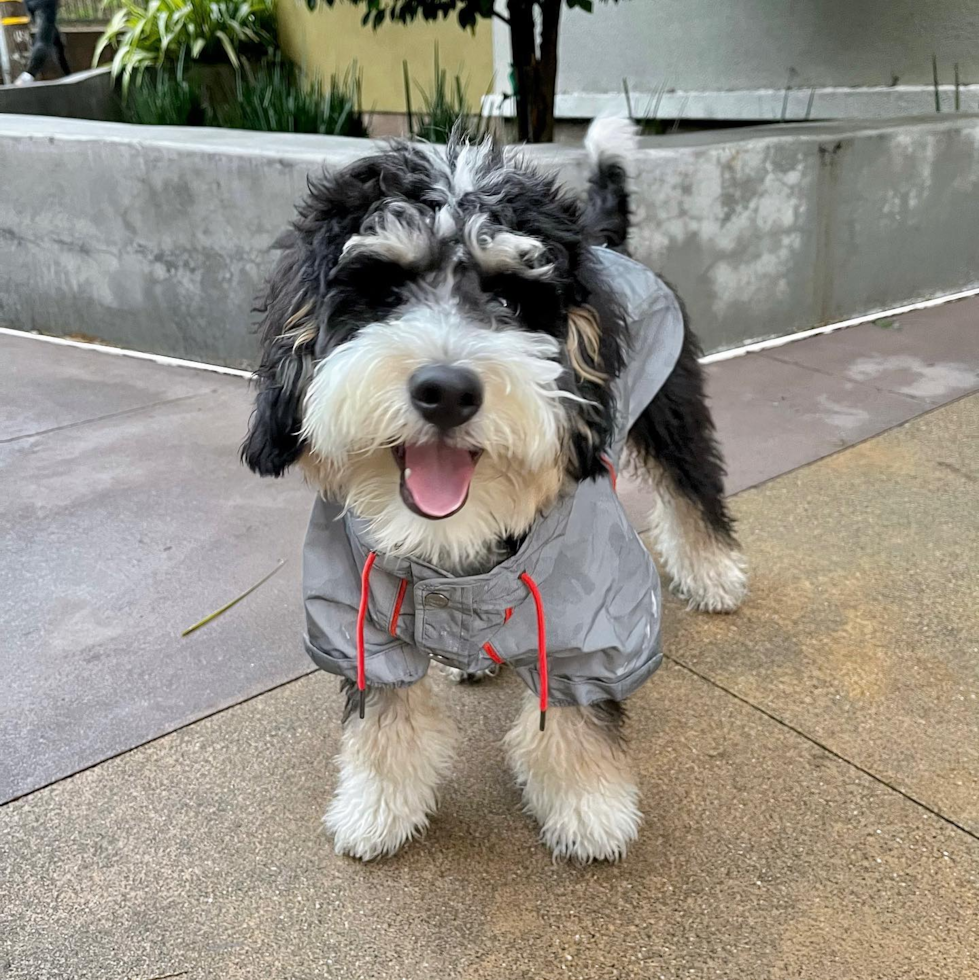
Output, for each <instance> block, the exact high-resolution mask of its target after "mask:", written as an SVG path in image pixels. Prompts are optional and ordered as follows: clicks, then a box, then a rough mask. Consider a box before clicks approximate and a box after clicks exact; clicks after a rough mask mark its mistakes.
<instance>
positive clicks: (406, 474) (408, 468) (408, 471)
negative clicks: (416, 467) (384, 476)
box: [405, 466, 411, 480]
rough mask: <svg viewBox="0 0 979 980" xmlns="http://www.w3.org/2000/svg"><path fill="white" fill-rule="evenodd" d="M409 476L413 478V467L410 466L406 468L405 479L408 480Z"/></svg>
mask: <svg viewBox="0 0 979 980" xmlns="http://www.w3.org/2000/svg"><path fill="white" fill-rule="evenodd" d="M409 476H411V467H410V466H406V467H405V479H406V480H407V479H408V477H409Z"/></svg>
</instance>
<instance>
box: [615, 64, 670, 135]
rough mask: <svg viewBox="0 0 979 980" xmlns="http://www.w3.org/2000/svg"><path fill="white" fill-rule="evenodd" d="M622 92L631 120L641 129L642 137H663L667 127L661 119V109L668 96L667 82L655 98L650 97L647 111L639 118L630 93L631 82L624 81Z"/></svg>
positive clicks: (658, 90) (659, 89)
mask: <svg viewBox="0 0 979 980" xmlns="http://www.w3.org/2000/svg"><path fill="white" fill-rule="evenodd" d="M622 91H623V92H624V93H625V104H626V111H627V112H628V113H629V118H630V119H631V120H632V121H633V122H634V123H635V124H636V125H637V126H638V127H639V135H640V136H662V135H663V133H665V132H666V126H665V124H664V123H663V121H662V120H661V119H660V117H659V107H660V104H661V103H662V101H663V96H664V95H665V94H666V82H663V84H662V85H660V87H659V88H658V89H657V90H656V95H655V96H650V99H649V102H648V103H647V104H646V111H645V112H644V113H643V115H642V116H641V117H640V116H637V115H636V114H635V112H633V109H632V93H631V92H630V91H629V80H628V79H627V78H623V79H622Z"/></svg>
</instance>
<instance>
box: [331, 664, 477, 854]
mask: <svg viewBox="0 0 979 980" xmlns="http://www.w3.org/2000/svg"><path fill="white" fill-rule="evenodd" d="M344 687H345V690H346V694H347V705H346V709H345V711H344V722H343V738H342V743H341V748H340V754H339V757H338V761H339V764H340V781H339V784H338V786H337V790H336V793H335V795H334V797H333V801H332V802H331V804H330V808H329V809H328V810H327V813H326V816H325V817H324V818H323V822H324V823H325V824H326V827H327V829H328V830H329V831H330V832H331V833H332V834H333V840H334V846H335V848H336V851H337V853H338V854H347V855H349V856H350V857H356V858H360V859H361V860H363V861H369V860H370V859H371V858H376V857H382V856H384V855H389V854H394V853H395V852H397V851H398V850H400V849H401V847H402V846H403V845H404V844H406V843H407V842H408V841H409V840H411V839H412V838H413V837H415V836H416V835H418V834H419V833H421V832H422V831H423V830H424V829H425V828H426V827H427V826H428V820H429V817H431V815H432V814H433V813H434V812H435V807H436V803H437V791H438V786H439V784H440V783H441V781H442V779H443V778H444V777H445V775H446V774H447V772H448V770H449V767H450V766H451V763H452V759H453V756H454V748H455V745H456V743H457V741H458V739H457V735H456V729H455V725H454V724H453V722H452V721H451V719H450V718H449V717H448V716H447V715H446V714H445V711H444V710H443V709H441V708H440V707H439V705H438V703H437V701H436V698H435V695H434V693H433V692H432V690H431V681H430V680H429V678H428V677H425V678H423V679H422V680H421V681H419V682H418V683H416V684H413V685H411V686H410V687H403V688H368V695H367V704H366V710H365V713H364V717H363V718H359V717H358V712H357V705H356V701H357V695H358V692H357V691H356V689H355V688H354V686H353V685H352V684H350V683H349V682H345V684H344Z"/></svg>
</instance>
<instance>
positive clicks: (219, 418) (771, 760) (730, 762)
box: [0, 301, 979, 980]
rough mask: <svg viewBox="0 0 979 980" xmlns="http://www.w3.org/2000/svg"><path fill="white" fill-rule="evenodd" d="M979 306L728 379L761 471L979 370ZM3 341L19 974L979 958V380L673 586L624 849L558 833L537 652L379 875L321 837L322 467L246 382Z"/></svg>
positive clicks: (784, 492)
mask: <svg viewBox="0 0 979 980" xmlns="http://www.w3.org/2000/svg"><path fill="white" fill-rule="evenodd" d="M977 309H979V301H967V302H963V303H957V304H953V305H950V306H946V307H942V308H939V309H934V310H929V311H923V312H920V313H916V314H910V315H908V316H906V317H903V318H902V319H901V322H900V323H898V324H886V325H874V324H868V325H866V326H864V327H859V328H853V329H851V330H848V331H845V332H842V333H839V334H834V335H831V336H828V337H821V338H814V339H813V340H811V341H806V342H802V343H799V344H793V345H790V346H787V347H783V348H779V349H778V350H775V351H771V352H768V353H766V354H764V355H751V356H749V357H744V358H740V359H737V360H732V361H727V362H723V363H721V364H718V365H715V366H713V367H712V368H711V371H710V380H711V390H712V394H713V399H714V409H715V413H716V415H717V418H718V422H719V427H720V431H721V435H722V439H723V441H724V444H725V451H726V453H727V456H728V459H729V461H730V463H731V469H732V473H731V486H732V488H733V489H735V490H737V489H741V488H742V487H744V486H746V485H749V484H754V483H758V482H759V481H762V480H767V479H769V478H771V477H774V476H776V475H777V474H779V473H784V472H785V471H786V470H788V469H790V468H791V467H793V466H798V465H801V464H803V463H807V462H810V461H812V460H815V459H819V458H820V457H823V456H826V455H827V454H829V453H833V452H835V451H836V450H838V449H840V448H841V447H843V446H847V445H851V444H853V443H856V442H858V441H859V440H862V439H865V438H866V437H868V436H872V435H874V434H875V433H878V432H881V431H883V430H886V429H889V428H890V427H892V426H894V425H896V424H899V423H902V422H904V421H905V420H907V419H910V418H913V417H914V416H916V415H920V414H921V413H922V412H926V411H928V410H929V409H932V408H934V407H936V406H939V405H941V404H943V403H946V402H948V401H949V400H950V399H954V398H955V397H956V396H958V395H960V394H962V393H964V392H969V391H974V390H977V389H979V345H977V344H976V343H975V338H976V319H977V315H976V310H977ZM0 352H2V354H3V357H4V363H5V367H4V384H3V387H2V392H0V411H2V417H3V419H4V423H3V431H2V432H0V481H2V487H0V493H2V495H3V498H4V500H5V503H6V506H5V507H4V509H3V512H2V515H0V533H2V545H0V546H2V550H3V553H4V554H5V555H8V556H9V555H13V556H15V560H13V561H10V560H7V561H5V562H3V563H2V564H0V589H2V590H3V594H4V596H5V599H6V603H5V611H4V616H3V622H4V630H5V635H6V637H7V641H6V642H5V644H4V657H3V663H4V667H5V671H4V677H5V684H4V686H3V690H2V691H0V743H2V744H3V746H4V750H3V752H2V753H0V798H2V799H6V800H11V799H13V800H14V802H10V803H8V804H7V805H6V806H4V807H3V808H2V809H0V895H2V896H3V901H2V903H0V976H3V977H8V976H9V977H18V978H20V977H23V978H28V977H30V978H32V980H33V978H62V977H63V978H66V980H67V978H71V980H83V978H89V977H91V978H100V980H101V978H109V977H111V978H116V977H126V978H132V980H149V978H152V977H160V976H163V975H167V974H179V975H186V976H188V977H194V978H196V977H220V978H232V977H239V976H241V977H256V978H259V977H260V978H263V980H271V978H278V977H284V978H306V977H309V978H313V977H316V978H320V977H324V976H331V977H332V976H336V977H338V978H342V980H347V978H348V977H349V978H353V977H360V976H363V977H376V978H381V980H386V978H388V977H391V978H397V977H406V978H410V980H415V978H422V977H428V976H438V977H446V978H449V977H464V978H470V977H472V978H482V977H486V978H493V980H501V978H507V980H509V978H510V977H524V976H528V977H551V976H555V977H558V976H577V977H584V978H588V980H590V978H592V977H595V978H598V977H603V978H604V977H614V976H620V977H646V976H649V977H652V978H656V977H659V976H662V977H669V978H679V977H704V978H706V977H722V978H731V980H734V978H737V980H744V978H750V980H760V978H766V977H771V978H773V980H784V978H787V977H789V976H799V977H804V978H808V977H813V978H816V977H818V978H819V980H828V978H834V977H839V978H841V980H843V978H845V980H854V978H857V977H859V978H861V980H864V978H874V977H881V978H886V980H893V978H897V977H908V978H909V980H910V978H914V980H919V978H925V977H936V978H938V977H941V978H943V980H945V978H952V977H954V978H955V980H969V978H971V977H979V967H976V965H975V956H974V948H975V945H976V940H977V939H979V935H977V923H979V911H977V899H976V895H977V894H979V892H977V885H979V852H977V850H976V848H977V847H979V844H977V840H976V835H977V834H979V811H977V809H976V801H977V800H979V779H977V774H979V703H977V702H976V700H975V696H976V692H977V691H979V684H977V681H979V673H977V666H976V665H977V663H979V649H977V642H976V637H977V635H979V629H977V622H976V618H975V609H976V599H977V598H979V595H977V594H976V588H977V587H976V575H975V569H974V564H975V555H976V554H977V553H979V523H977V518H976V509H975V501H976V493H977V490H976V486H977V484H976V480H977V479H979V443H977V433H979V398H971V399H966V400H964V401H957V402H955V403H954V404H951V405H949V406H948V407H946V408H944V409H940V410H939V411H937V412H933V413H932V414H930V415H927V416H926V417H924V418H922V419H919V420H918V421H915V422H913V423H911V424H910V425H907V426H905V427H903V428H899V429H896V430H895V431H893V432H889V433H888V434H886V435H884V436H882V437H880V438H878V439H874V440H872V441H870V442H866V443H863V444H861V445H857V446H855V447H854V448H852V449H849V450H847V451H846V452H843V453H841V454H838V455H833V456H830V458H828V459H824V460H823V461H822V462H820V463H818V464H815V465H813V466H809V467H806V468H804V469H801V470H797V471H795V472H792V473H789V474H788V475H785V476H782V477H781V478H779V479H777V480H775V481H774V482H771V483H768V484H766V485H764V486H761V487H759V488H758V489H755V490H751V491H749V492H747V493H744V494H742V495H740V496H739V497H738V499H737V500H736V502H735V507H736V510H737V512H738V514H739V516H740V518H741V523H742V533H743V536H744V539H745V545H746V550H747V552H748V554H749V557H750V559H751V561H752V566H753V593H752V597H751V599H750V600H749V603H748V605H747V606H746V607H745V609H744V610H743V611H742V612H741V613H739V614H738V615H736V616H733V617H727V618H723V617H722V618H711V617H698V616H692V615H689V614H685V613H683V612H681V611H680V610H679V609H678V608H677V607H676V606H675V605H674V606H671V607H670V609H669V614H668V620H667V630H668V637H667V644H666V649H667V651H668V654H669V656H670V657H671V661H670V662H669V663H668V664H667V666H666V667H665V668H664V669H663V671H661V673H660V674H659V675H658V676H657V677H656V678H655V679H654V681H653V682H651V683H650V684H649V685H647V687H646V688H645V689H644V691H643V692H642V694H641V696H640V697H639V698H638V699H637V701H636V708H635V711H634V712H633V715H634V721H633V740H634V743H635V745H636V747H637V749H636V750H637V757H638V767H639V770H640V781H641V785H642V787H643V791H644V797H645V809H646V813H647V825H646V828H645V831H644V836H643V838H642V841H641V843H640V844H639V846H638V847H637V848H636V850H635V852H634V853H633V854H632V855H630V857H629V859H628V860H627V861H626V862H625V863H624V864H623V865H622V866H620V867H616V868H597V869H591V870H587V871H582V870H578V869H573V868H566V867H560V866H558V867H554V866H552V865H551V864H550V862H549V859H548V857H547V855H546V854H545V853H544V852H543V851H541V850H540V848H539V847H538V845H537V844H536V842H535V840H534V829H533V827H532V826H531V825H530V824H529V823H528V822H527V821H526V820H524V818H523V817H522V816H521V815H520V814H519V811H518V800H517V796H516V792H515V790H514V789H513V787H512V785H511V782H510V780H509V777H508V776H507V775H506V773H505V771H504V769H503V765H502V753H501V750H500V747H499V737H500V735H501V734H502V732H503V731H504V730H505V728H506V726H507V725H508V722H509V718H510V717H511V715H512V712H513V702H514V699H515V697H516V695H517V693H518V688H517V686H516V682H515V681H514V680H513V678H510V677H506V676H504V677H503V678H501V679H500V682H499V683H496V684H494V685H492V686H484V687H482V688H480V689H476V690H470V689H457V688H448V687H447V688H446V692H445V693H446V697H445V705H446V711H449V712H451V713H453V714H454V715H456V716H457V718H458V719H459V721H460V723H461V725H462V728H463V731H464V733H465V745H464V746H463V752H462V759H461V762H460V765H459V767H458V772H457V775H456V777H455V779H454V781H453V782H452V784H451V785H450V786H449V787H447V790H446V793H445V799H444V804H443V807H442V810H441V815H440V817H439V819H438V822H437V823H436V825H435V826H434V827H433V829H432V831H431V833H430V835H429V837H428V838H427V840H425V841H423V842H420V843H419V844H416V845H414V846H412V847H411V848H410V849H409V850H407V851H406V852H405V853H404V854H403V855H402V856H399V857H398V858H397V859H395V860H393V861H391V862H387V863H385V864H379V865H376V866H371V867H367V868H362V867H359V866H355V865H352V864H350V863H348V862H346V861H342V860H340V859H338V858H336V857H335V856H334V855H333V853H332V850H331V849H330V847H329V842H328V841H327V840H326V839H325V838H324V837H323V835H322V833H321V831H320V829H319V826H318V817H319V815H320V814H321V812H322V810H323V808H324V806H325V803H326V801H327V799H328V797H329V792H330V787H331V785H332V779H333V772H332V767H331V765H330V757H331V756H332V754H333V753H334V751H335V748H336V737H337V725H336V713H337V708H338V705H337V695H336V692H335V689H334V684H333V682H332V681H331V679H329V678H327V677H325V676H323V675H319V674H312V675H311V676H303V675H305V674H307V673H308V672H309V670H310V667H309V664H308V663H307V661H306V660H305V657H304V656H303V655H302V653H301V651H300V649H299V633H300V629H301V618H300V609H299V586H298V561H297V560H296V559H297V556H298V552H299V546H300V542H301V537H302V533H303V529H304V524H305V519H306V513H307V510H308V506H309V491H308V490H307V489H305V488H304V487H303V486H302V485H301V484H300V483H299V481H298V480H294V481H288V480H287V481H277V482H272V481H268V482H263V481H259V480H257V479H255V478H252V477H251V476H249V475H248V474H246V473H244V472H243V471H242V470H241V468H240V467H239V465H238V462H237V458H236V450H237V444H238V442H239V440H240V437H241V434H242V432H243V429H244V424H245V420H246V418H247V413H248V392H247V390H246V387H245V385H244V383H243V382H240V381H238V380H237V379H229V378H224V377H220V376H215V375H210V374H204V373H201V372H193V371H183V370H177V369H173V368H164V367H161V366H159V365H155V364H150V363H146V362H138V361H132V360H128V359H121V358H113V357H109V356H106V355H100V354H96V353H93V352H88V351H83V350H76V349H71V348H63V347H54V346H51V345H47V344H43V343H39V342H37V341H33V340H30V339H22V338H13V337H9V336H3V337H0ZM625 493H626V495H627V497H628V504H629V507H630V510H631V511H632V512H633V513H634V514H635V515H636V519H637V520H639V521H641V520H642V514H643V511H644V507H645V503H646V502H645V501H644V500H643V497H642V494H641V492H640V491H639V490H638V489H637V488H635V487H627V488H625ZM280 558H285V559H287V560H288V561H287V564H286V565H285V566H284V567H283V569H282V571H281V572H280V573H278V574H277V575H276V576H275V577H274V578H272V579H271V580H270V581H269V582H268V583H266V584H265V585H264V586H262V588H261V589H259V590H258V591H257V592H255V593H254V594H253V595H252V596H250V597H249V598H248V600H247V601H245V602H243V603H241V604H240V605H239V606H237V607H236V608H235V609H234V610H232V611H231V612H229V613H228V614H226V615H225V616H222V617H221V618H220V619H218V620H217V621H216V622H214V623H213V624H211V625H209V626H208V627H206V628H205V629H202V630H200V631H198V632H197V633H195V634H193V635H192V636H191V637H189V638H186V639H181V638H180V637H179V633H180V630H181V629H183V628H184V627H186V626H188V625H190V624H191V623H193V622H195V621H197V620H198V619H200V618H201V616H203V615H205V614H206V613H208V612H210V611H211V610H213V609H215V608H217V607H218V606H220V605H222V604H223V603H224V602H226V601H228V600H229V599H230V598H232V597H233V596H234V595H236V594H238V593H239V592H240V591H242V590H243V589H244V588H245V587H247V586H248V585H251V584H252V583H253V582H255V581H256V580H257V579H258V578H260V577H261V576H262V575H263V574H265V573H266V572H268V571H269V570H270V569H271V568H273V567H274V566H275V564H276V562H277V561H278V560H279V559H280ZM290 682H291V683H290ZM283 685H284V686H283ZM263 692H265V693H263ZM255 695H261V696H260V697H255ZM248 699H251V700H248ZM221 709H228V710H224V711H222V710H221ZM215 712H218V713H215ZM208 716H210V717H208ZM199 719H203V720H199ZM182 726H186V727H182ZM178 729H179V730H178ZM167 733H172V734H169V735H167ZM163 735H167V737H165V738H160V736H163ZM154 739H156V741H152V740H154ZM140 746H141V747H140ZM133 750H135V751H133ZM120 753H121V754H120ZM112 756H118V757H117V758H110V757H112ZM106 759H109V761H104V760H106ZM99 763H101V764H99ZM46 784H53V785H48V787H47V788H45V789H42V788H41V787H43V786H45V785H46ZM18 797H19V799H18Z"/></svg>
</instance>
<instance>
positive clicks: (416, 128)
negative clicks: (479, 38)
mask: <svg viewBox="0 0 979 980" xmlns="http://www.w3.org/2000/svg"><path fill="white" fill-rule="evenodd" d="M402 69H403V71H404V84H405V109H406V112H407V116H408V132H409V133H410V134H411V135H412V136H413V137H415V138H416V139H422V140H426V141H427V142H429V143H447V142H448V139H449V134H450V133H452V131H453V130H457V131H458V132H460V133H461V134H463V135H466V136H469V137H470V138H471V139H479V137H480V136H481V135H482V132H483V125H482V120H481V119H480V117H479V116H478V115H476V114H475V113H474V112H473V110H472V107H471V106H470V104H469V95H468V83H464V82H463V81H462V77H461V76H460V75H459V74H456V75H455V77H454V78H453V80H452V84H451V85H450V84H449V80H448V75H447V73H446V71H445V69H444V68H442V67H441V66H440V65H439V46H438V45H437V44H436V45H435V72H434V75H433V78H434V82H433V85H432V90H431V92H426V91H425V89H423V88H422V87H421V85H419V84H418V82H415V87H416V88H417V89H418V92H419V94H420V95H421V99H422V106H423V111H422V112H421V113H419V114H418V115H417V116H416V115H415V114H414V113H413V112H412V108H411V84H410V81H409V77H408V62H407V61H405V62H402Z"/></svg>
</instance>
